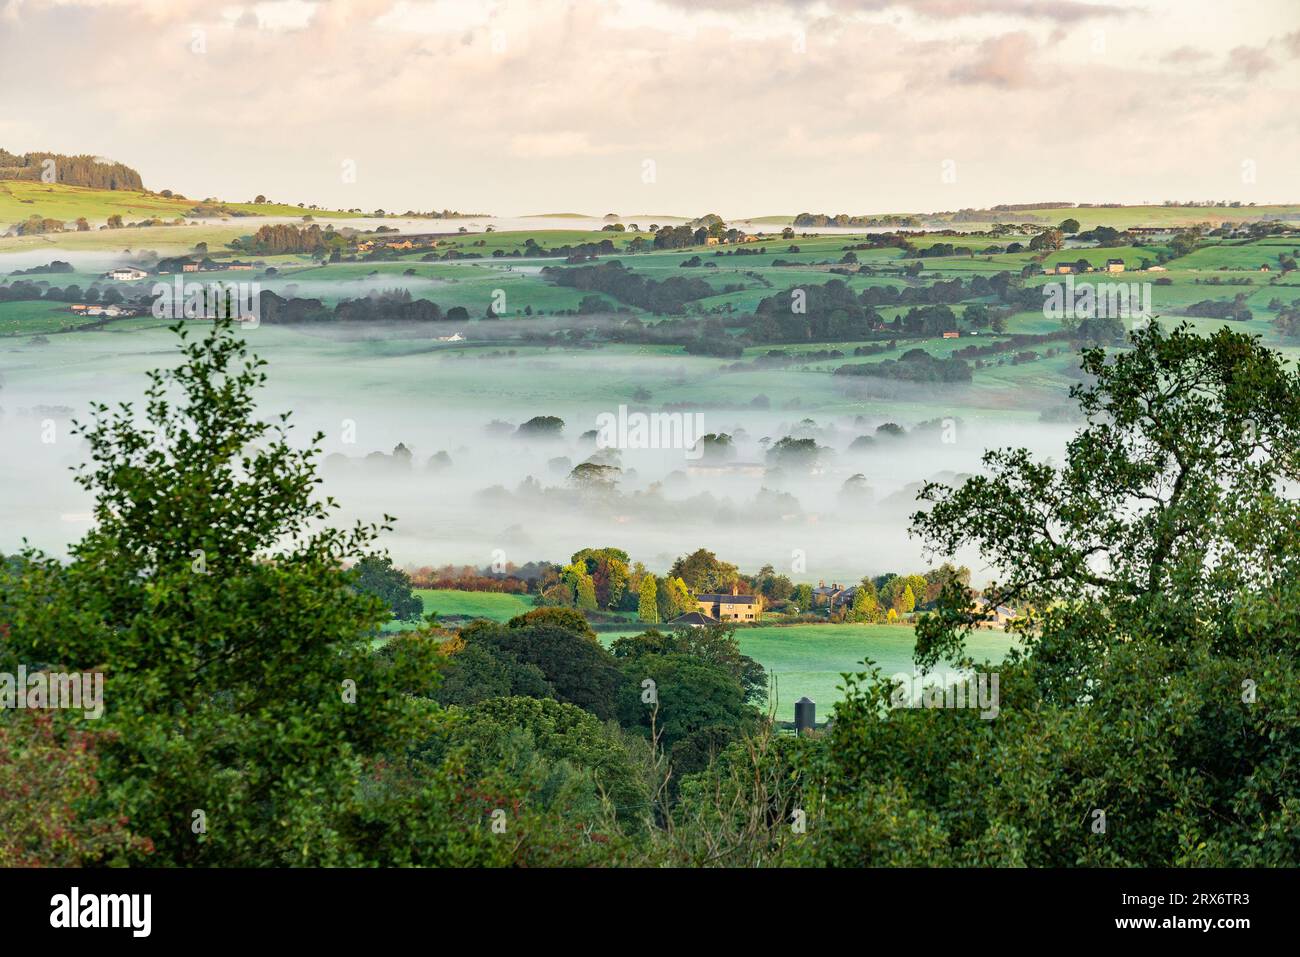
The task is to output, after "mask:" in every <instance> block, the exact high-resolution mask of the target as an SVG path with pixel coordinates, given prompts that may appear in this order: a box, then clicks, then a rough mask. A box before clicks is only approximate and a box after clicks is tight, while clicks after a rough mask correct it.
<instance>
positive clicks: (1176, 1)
mask: <svg viewBox="0 0 1300 957" xmlns="http://www.w3.org/2000/svg"><path fill="white" fill-rule="evenodd" d="M1298 106H1300V2H1297V0H1233V2H1231V3H1227V2H1223V0H1140V2H1129V0H1109V2H1092V0H1087V2H1085V0H327V2H307V0H271V2H263V3H253V4H237V3H235V4H225V3H222V2H220V0H0V147H4V148H6V149H8V150H10V151H11V152H25V151H28V150H51V151H55V152H61V153H91V154H95V155H102V156H106V157H110V158H113V159H115V160H119V161H121V162H124V163H127V164H128V165H131V166H133V167H135V168H136V169H138V170H139V171H140V172H141V174H142V175H143V177H144V180H145V184H146V185H147V186H148V187H150V188H152V189H155V190H157V189H163V188H170V189H173V190H176V191H178V192H180V193H182V194H184V195H186V196H189V197H193V198H204V197H208V196H215V197H219V198H221V199H225V200H231V201H239V200H249V199H251V198H252V197H253V196H254V195H257V194H264V195H266V196H268V197H270V198H271V199H273V200H277V201H283V202H290V203H299V202H302V203H309V204H310V203H317V204H320V205H322V206H326V207H343V208H353V207H358V208H362V209H365V210H367V211H369V210H373V209H376V208H383V209H387V210H396V211H404V210H407V209H416V210H428V209H443V208H452V209H459V210H462V211H466V212H474V213H491V214H495V215H499V216H510V215H523V214H533V213H537V214H541V213H556V212H581V213H587V214H594V215H603V214H606V213H611V212H612V213H616V214H618V215H620V216H622V217H625V218H629V219H630V218H631V217H633V216H645V215H683V216H698V215H702V214H704V213H705V212H717V213H720V214H722V215H723V216H724V217H726V218H743V217H749V216H763V215H792V214H795V213H798V212H805V211H807V212H828V213H841V212H843V213H849V214H855V215H860V214H868V213H884V212H913V211H921V212H929V211H938V210H954V209H960V208H964V207H977V208H978V207H985V206H988V205H991V204H995V203H1030V202H1051V201H1073V202H1125V203H1138V202H1148V201H1150V202H1162V201H1164V200H1181V201H1187V200H1207V199H1229V200H1241V201H1243V202H1252V201H1253V202H1258V203H1265V202H1300V108H1298Z"/></svg>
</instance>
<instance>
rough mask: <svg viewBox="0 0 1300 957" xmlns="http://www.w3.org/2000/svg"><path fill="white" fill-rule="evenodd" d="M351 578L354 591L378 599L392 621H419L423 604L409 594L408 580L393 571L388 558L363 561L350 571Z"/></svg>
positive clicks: (409, 579)
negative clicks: (388, 612)
mask: <svg viewBox="0 0 1300 957" xmlns="http://www.w3.org/2000/svg"><path fill="white" fill-rule="evenodd" d="M352 576H353V581H354V583H355V587H356V588H357V590H358V591H362V592H364V593H366V594H367V595H374V596H375V597H377V598H378V599H379V600H380V601H382V602H383V603H384V605H385V606H387V607H388V608H389V609H391V610H392V613H393V618H394V619H395V620H397V621H419V620H420V618H421V617H422V616H423V615H424V602H423V601H422V600H421V599H420V597H419V596H418V595H416V594H415V592H413V591H412V590H411V576H410V575H408V574H406V572H404V571H402V570H401V569H400V568H394V567H393V560H392V559H391V558H389V557H388V556H387V555H385V556H383V557H382V558H381V557H379V556H368V557H366V558H363V559H362V560H361V561H359V562H357V563H356V565H354V566H353V567H352Z"/></svg>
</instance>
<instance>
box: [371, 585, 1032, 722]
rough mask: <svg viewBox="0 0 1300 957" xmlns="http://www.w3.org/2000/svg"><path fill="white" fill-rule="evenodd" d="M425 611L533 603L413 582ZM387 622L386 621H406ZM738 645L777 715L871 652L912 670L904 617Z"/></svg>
mask: <svg viewBox="0 0 1300 957" xmlns="http://www.w3.org/2000/svg"><path fill="white" fill-rule="evenodd" d="M416 594H417V595H419V596H420V598H421V599H423V601H424V609H425V612H426V613H428V612H431V611H437V612H438V613H439V614H441V615H444V616H447V615H466V616H470V617H474V618H488V619H491V620H492V621H508V620H509V619H511V618H513V617H515V616H516V615H521V614H524V613H525V612H528V611H532V610H533V603H532V598H531V596H528V595H504V594H496V593H493V592H469V591H452V590H441V589H439V590H434V589H417V590H416ZM410 627H411V626H410V625H406V624H394V625H392V626H390V627H389V628H387V629H385V630H388V631H400V630H404V629H407V628H410ZM649 627H652V626H649V625H647V626H643V627H628V628H622V629H617V630H613V631H602V632H600V633H599V637H600V641H601V643H602V644H604V645H605V646H606V647H609V646H610V645H611V644H613V643H614V641H615V640H617V639H618V638H621V637H624V636H627V635H639V634H641V632H643V631H645V630H646V629H647V628H649ZM736 636H737V638H739V640H740V648H741V651H742V652H744V653H745V654H747V655H749V656H750V657H751V658H753V659H754V660H755V661H757V662H759V664H761V665H762V666H763V667H764V668H765V669H766V670H767V672H768V674H769V675H774V676H776V679H777V686H778V698H779V700H778V701H777V702H776V704H777V709H776V710H777V717H778V719H780V720H783V721H790V720H793V718H794V702H795V701H796V700H798V699H799V698H801V697H804V696H805V695H806V696H807V697H809V698H812V699H813V700H814V701H815V702H817V714H818V720H819V721H824V720H826V718H827V717H828V716H829V715H830V709H831V706H832V705H833V704H834V703H835V702H836V701H838V700H840V698H841V697H842V687H841V685H842V684H843V679H842V678H841V675H842V674H843V673H845V672H849V673H855V672H858V671H862V670H864V669H863V666H862V661H863V660H864V659H867V658H870V659H871V660H872V661H873V662H875V664H876V665H878V666H879V667H880V669H881V670H882V671H883V672H884V673H885V674H886V675H892V674H895V673H897V672H908V673H911V671H912V670H913V665H912V650H913V647H914V645H915V642H916V634H915V632H914V631H913V630H912V629H911V628H910V627H908V626H905V625H860V624H849V625H765V626H762V627H758V628H740V629H737V631H736ZM1010 647H1011V639H1010V636H1008V635H1007V634H1005V633H1004V632H1000V631H981V632H979V633H978V634H977V635H975V636H974V637H973V638H972V639H971V641H970V642H969V644H968V646H967V650H968V652H969V653H970V655H971V656H972V657H973V658H974V659H975V660H976V661H977V662H978V661H983V660H986V659H987V660H988V661H991V662H993V663H994V664H996V663H997V662H999V661H1001V660H1002V657H1003V656H1004V655H1005V654H1006V652H1007V651H1008V649H1009V648H1010Z"/></svg>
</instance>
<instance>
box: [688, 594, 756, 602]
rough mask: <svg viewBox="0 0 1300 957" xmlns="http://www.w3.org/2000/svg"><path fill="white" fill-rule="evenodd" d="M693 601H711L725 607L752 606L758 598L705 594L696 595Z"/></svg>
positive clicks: (752, 596)
mask: <svg viewBox="0 0 1300 957" xmlns="http://www.w3.org/2000/svg"><path fill="white" fill-rule="evenodd" d="M695 600H696V601H712V602H718V603H719V604H722V605H726V604H732V605H752V604H754V602H756V601H758V598H757V596H755V595H713V594H707V595H696V596H695Z"/></svg>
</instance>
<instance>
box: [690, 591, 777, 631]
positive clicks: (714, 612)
mask: <svg viewBox="0 0 1300 957" xmlns="http://www.w3.org/2000/svg"><path fill="white" fill-rule="evenodd" d="M695 602H696V604H697V605H699V606H700V611H701V612H702V613H703V614H705V615H708V616H709V617H710V618H716V619H717V620H718V621H746V622H748V621H759V620H760V619H762V617H763V599H762V598H761V597H759V596H758V595H741V594H737V589H736V586H735V585H733V586H731V594H730V595H717V594H703V595H696V596H695Z"/></svg>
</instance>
